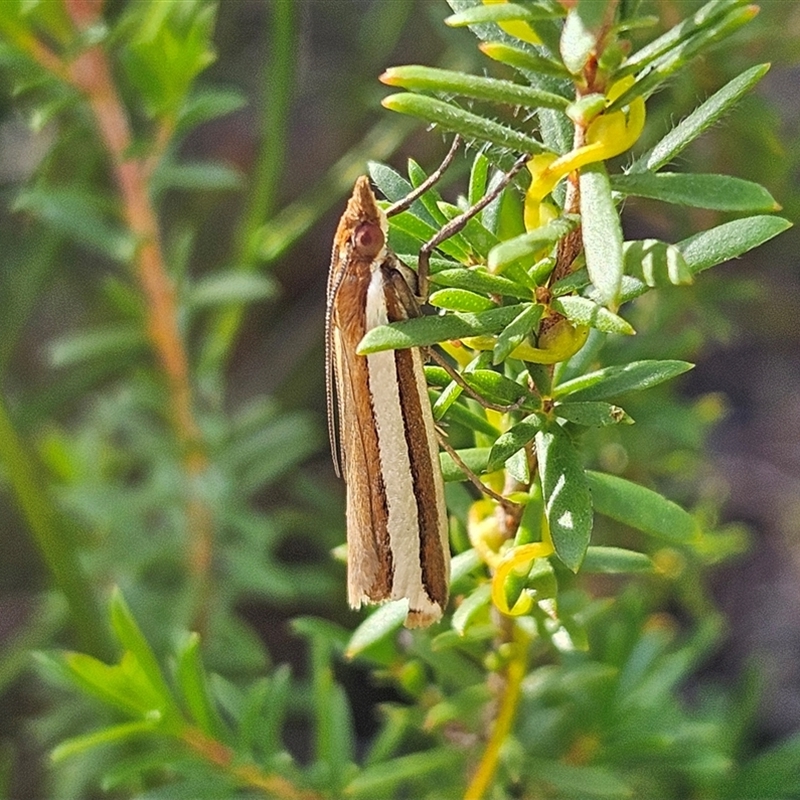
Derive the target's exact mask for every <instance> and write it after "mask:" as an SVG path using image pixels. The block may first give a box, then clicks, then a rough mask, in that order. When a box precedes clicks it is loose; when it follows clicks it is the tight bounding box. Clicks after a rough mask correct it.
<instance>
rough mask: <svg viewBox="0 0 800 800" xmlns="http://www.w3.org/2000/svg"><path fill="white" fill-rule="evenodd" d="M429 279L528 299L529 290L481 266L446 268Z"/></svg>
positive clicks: (477, 290)
mask: <svg viewBox="0 0 800 800" xmlns="http://www.w3.org/2000/svg"><path fill="white" fill-rule="evenodd" d="M431 280H432V281H433V283H435V284H438V285H439V286H451V287H454V288H459V289H468V290H470V291H473V292H483V293H484V294H500V295H504V296H506V297H516V298H519V299H520V300H530V298H531V290H530V289H528V288H527V287H525V286H522V285H520V284H519V283H515V282H514V281H512V280H509V279H508V278H506V277H503V276H501V275H492V274H490V273H489V272H487V271H486V270H485V269H484V268H482V267H473V268H470V269H446V270H442V271H441V272H437V273H435V274H434V275H433V276H432V277H431Z"/></svg>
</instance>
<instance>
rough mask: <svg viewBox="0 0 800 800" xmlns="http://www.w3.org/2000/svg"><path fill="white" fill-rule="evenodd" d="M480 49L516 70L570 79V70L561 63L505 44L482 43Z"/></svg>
mask: <svg viewBox="0 0 800 800" xmlns="http://www.w3.org/2000/svg"><path fill="white" fill-rule="evenodd" d="M478 49H479V50H480V51H481V52H483V53H484V54H485V55H487V56H489V58H492V59H494V60H495V61H499V62H500V63H502V64H508V65H509V66H510V67H515V68H516V69H520V70H526V71H528V72H536V73H539V74H540V75H551V76H553V77H555V78H569V77H570V72H569V70H568V69H567V68H566V67H565V66H564V65H563V64H561V63H560V62H559V61H556V60H555V59H553V58H547V57H545V56H543V55H540V54H538V53H533V52H531V51H530V50H523V49H522V48H521V47H514V46H513V45H510V44H506V43H505V42H482V43H481V44H479V45H478Z"/></svg>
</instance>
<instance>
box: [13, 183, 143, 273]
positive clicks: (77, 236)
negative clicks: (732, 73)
mask: <svg viewBox="0 0 800 800" xmlns="http://www.w3.org/2000/svg"><path fill="white" fill-rule="evenodd" d="M14 209H15V210H17V211H28V212H30V213H31V214H33V215H35V216H37V217H39V218H40V219H41V220H43V221H44V222H46V223H48V224H49V225H51V226H52V227H54V228H55V229H56V230H57V231H60V232H61V233H63V234H64V235H66V236H68V237H70V238H71V239H73V240H75V241H76V242H78V243H79V244H81V245H84V246H85V247H89V248H92V249H94V250H98V251H100V252H101V253H103V254H104V255H106V256H108V257H109V258H111V259H114V260H115V261H119V262H120V263H123V264H127V263H129V262H130V261H131V259H132V258H133V256H134V253H135V252H136V239H135V238H134V237H133V236H132V235H131V234H130V233H129V232H128V231H127V230H125V228H123V227H122V225H121V224H119V223H117V222H116V221H111V220H109V219H108V215H107V214H106V213H104V210H103V209H102V208H101V206H100V204H99V203H98V202H97V199H96V198H95V197H92V196H91V195H89V194H87V193H86V192H84V191H76V190H72V189H54V188H48V189H29V190H26V191H24V192H23V193H22V194H20V195H19V197H18V198H17V200H16V202H15V203H14Z"/></svg>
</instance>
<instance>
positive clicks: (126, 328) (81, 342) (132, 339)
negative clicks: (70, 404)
mask: <svg viewBox="0 0 800 800" xmlns="http://www.w3.org/2000/svg"><path fill="white" fill-rule="evenodd" d="M148 348H149V342H148V340H147V336H146V335H145V332H144V331H143V330H142V329H141V328H139V327H136V326H134V325H109V326H108V327H106V328H102V329H100V330H96V331H88V332H86V333H78V334H74V335H72V336H68V337H66V338H64V339H60V340H58V341H56V342H52V343H51V344H50V346H49V350H50V362H51V364H53V366H55V367H69V366H74V365H75V364H81V363H83V362H85V361H90V360H94V359H120V358H124V357H125V356H128V355H131V354H136V353H144V352H146V351H147V350H148Z"/></svg>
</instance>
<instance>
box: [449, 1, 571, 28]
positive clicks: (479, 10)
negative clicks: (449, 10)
mask: <svg viewBox="0 0 800 800" xmlns="http://www.w3.org/2000/svg"><path fill="white" fill-rule="evenodd" d="M558 16H561V15H560V14H559V13H558V12H557V11H556V10H555V9H554V10H549V9H546V8H541V7H540V8H529V7H527V6H523V5H519V4H517V3H497V4H492V5H489V4H486V5H480V4H478V5H474V6H472V7H470V8H465V9H463V10H461V11H458V12H457V13H455V14H451V15H450V16H449V17H446V18H445V20H444V24H445V25H449V26H450V27H451V28H465V27H466V26H467V25H480V24H482V23H486V22H495V23H500V22H516V21H519V20H522V21H525V22H530V21H531V20H540V19H552V18H554V17H558Z"/></svg>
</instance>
